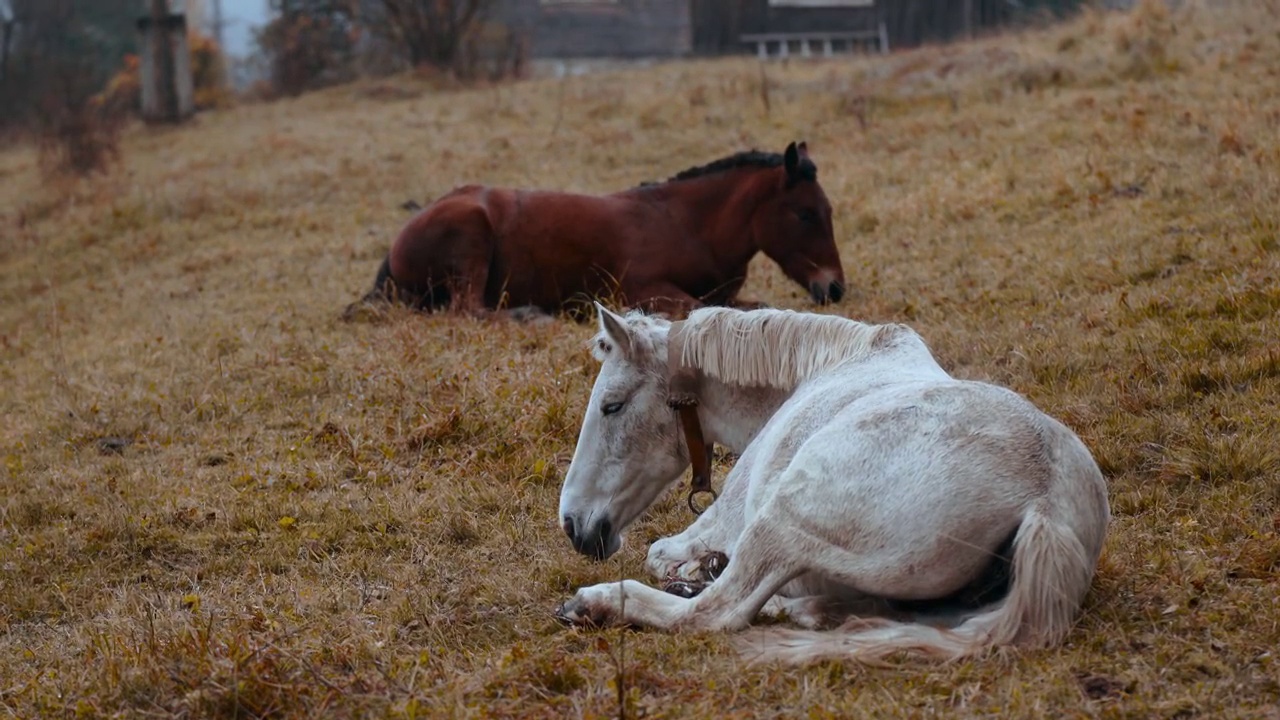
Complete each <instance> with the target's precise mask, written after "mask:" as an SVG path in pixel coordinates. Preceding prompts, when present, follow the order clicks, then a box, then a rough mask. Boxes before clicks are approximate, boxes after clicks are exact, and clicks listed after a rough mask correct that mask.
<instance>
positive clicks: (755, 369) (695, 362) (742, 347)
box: [680, 308, 906, 390]
mask: <svg viewBox="0 0 1280 720" xmlns="http://www.w3.org/2000/svg"><path fill="white" fill-rule="evenodd" d="M685 326H686V330H685V343H684V348H683V351H682V353H681V356H680V364H681V365H683V366H685V367H696V368H699V369H701V370H702V372H704V373H706V374H707V375H710V376H712V377H714V378H717V379H719V380H721V381H723V382H726V383H730V384H733V385H743V386H757V387H761V386H767V387H775V388H779V389H782V390H791V389H794V388H795V387H797V386H798V385H800V383H803V382H804V381H806V380H808V379H809V378H812V377H814V376H815V375H819V374H821V373H823V372H825V371H827V370H829V369H831V368H832V367H834V366H836V365H838V364H840V363H842V362H844V361H846V360H850V359H853V358H860V357H866V356H867V355H870V354H871V353H872V352H874V351H875V350H878V349H880V348H882V347H885V346H886V345H888V344H889V343H890V341H891V340H892V339H893V338H894V337H895V336H897V335H898V334H899V333H900V332H902V331H903V330H905V329H906V328H904V327H903V326H900V325H868V324H866V323H860V322H856V321H853V320H849V319H847V318H842V317H836V316H833V315H810V314H802V313H796V312H792V311H790V310H755V311H752V312H743V311H740V310H732V309H729V308H704V309H701V310H697V311H695V312H693V313H691V314H690V315H689V319H688V320H687V321H686V325H685Z"/></svg>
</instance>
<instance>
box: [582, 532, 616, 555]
mask: <svg viewBox="0 0 1280 720" xmlns="http://www.w3.org/2000/svg"><path fill="white" fill-rule="evenodd" d="M621 549H622V535H621V534H617V535H610V536H609V538H608V539H607V540H605V542H604V545H603V547H602V546H599V545H597V546H596V547H595V548H592V549H589V550H585V551H580V552H582V554H583V555H586V556H587V557H589V558H591V559H592V560H595V561H596V562H604V561H605V560H608V559H609V558H611V557H613V556H614V555H615V554H616V553H617V552H618V551H619V550H621Z"/></svg>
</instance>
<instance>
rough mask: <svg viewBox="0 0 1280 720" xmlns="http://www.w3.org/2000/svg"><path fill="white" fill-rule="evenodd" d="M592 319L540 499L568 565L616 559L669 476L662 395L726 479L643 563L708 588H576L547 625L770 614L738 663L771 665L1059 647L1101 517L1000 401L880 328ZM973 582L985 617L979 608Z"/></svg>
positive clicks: (1010, 404)
mask: <svg viewBox="0 0 1280 720" xmlns="http://www.w3.org/2000/svg"><path fill="white" fill-rule="evenodd" d="M597 308H598V310H599V313H600V328H601V331H600V333H599V334H598V335H597V336H596V337H595V338H594V340H593V351H594V354H595V355H596V357H597V359H599V360H601V361H602V363H603V364H602V367H601V369H600V375H599V377H598V378H597V379H596V383H595V387H594V388H593V389H592V392H591V398H590V401H589V403H588V406H587V412H586V417H585V419H584V420H583V423H582V431H581V434H580V435H579V438H578V446H577V449H576V450H575V452H574V456H573V461H572V463H571V465H570V467H569V472H568V474H567V476H566V477H565V482H564V487H563V490H562V492H561V495H560V521H561V523H562V525H563V527H564V530H565V532H566V533H567V534H568V535H569V537H570V539H571V541H572V542H573V545H574V547H575V548H576V549H577V550H578V551H579V552H581V553H584V554H588V555H592V556H594V557H596V558H598V559H599V558H604V557H607V556H609V555H611V554H613V553H614V552H616V551H617V550H618V548H619V547H620V546H621V543H622V540H621V537H622V536H621V533H622V532H623V531H624V530H626V528H627V526H629V525H630V524H631V523H632V522H633V521H634V520H635V519H636V518H637V517H638V516H639V515H640V514H641V513H643V512H644V511H645V510H646V509H647V508H648V507H649V506H650V505H652V504H653V502H654V501H655V500H656V499H657V498H658V497H659V496H660V495H661V494H662V492H663V491H664V490H666V489H667V488H668V487H670V486H672V485H673V484H674V483H675V482H676V481H677V480H678V479H679V477H680V475H681V473H683V472H684V470H685V468H687V467H688V466H689V463H690V453H689V450H688V448H687V447H686V445H687V444H688V443H686V441H685V436H684V434H682V432H681V421H680V419H679V415H678V414H677V412H674V411H673V410H672V408H671V407H670V406H669V404H668V401H669V399H671V398H669V394H675V395H679V394H681V393H686V392H688V393H691V395H692V397H694V398H696V401H697V408H696V413H691V414H690V415H691V417H693V418H694V420H695V423H696V424H698V425H700V426H701V428H705V432H706V436H707V439H708V440H709V441H711V442H718V443H721V444H724V445H726V446H728V447H729V448H731V449H733V450H734V451H735V452H737V453H739V454H740V458H739V460H738V462H737V464H736V465H735V466H734V468H733V469H732V471H731V472H730V473H729V475H728V477H727V478H726V480H725V483H724V489H723V494H722V496H721V497H720V498H719V499H718V500H717V501H716V502H715V503H714V504H712V505H711V507H710V508H709V509H708V510H707V511H706V512H705V513H704V514H702V515H701V516H700V517H699V518H698V519H697V521H696V522H694V523H693V525H691V526H690V527H689V528H688V529H687V530H685V532H683V533H681V534H680V535H677V536H675V537H670V538H665V539H662V540H659V541H657V542H655V543H654V544H653V545H652V546H651V547H650V549H649V553H648V559H647V563H646V567H647V569H648V570H649V571H650V572H651V573H653V574H654V575H655V576H656V577H658V578H664V579H669V578H672V577H680V576H685V577H688V576H690V575H691V573H690V571H689V568H691V567H693V568H696V567H697V566H698V565H699V559H700V558H705V557H706V556H707V555H708V554H709V553H716V552H719V553H724V555H727V556H728V566H727V567H726V568H725V569H724V571H723V574H721V575H720V576H719V577H718V578H717V579H715V580H714V582H710V584H709V585H707V586H706V588H705V590H703V591H702V592H701V594H698V595H696V596H695V597H692V598H690V597H680V596H677V595H675V594H671V593H667V592H663V591H662V590H659V589H656V588H652V587H649V586H647V585H645V584H643V583H640V582H638V581H635V580H626V581H623V582H620V583H605V584H601V585H594V586H590V587H584V588H581V589H579V590H578V592H577V594H576V595H575V596H574V597H573V598H572V599H570V600H568V601H567V602H565V603H564V604H563V605H562V606H561V607H560V608H559V609H558V611H557V613H558V615H559V616H560V617H561V618H562V619H563V620H565V621H567V622H571V623H575V624H582V625H595V626H599V625H606V624H630V625H639V626H647V627H653V628H659V629H663V630H671V631H713V630H739V629H742V628H745V627H746V626H747V625H749V624H750V623H751V621H752V620H753V619H754V618H755V617H756V615H757V614H758V613H759V612H761V610H762V609H763V610H767V611H772V612H784V613H785V614H786V615H787V616H788V617H789V618H790V619H792V620H793V621H795V622H797V623H798V624H800V625H802V626H804V627H805V628H808V629H806V630H772V631H765V632H763V633H761V634H759V635H757V636H756V638H754V639H755V640H756V642H751V643H748V645H749V646H751V647H753V648H754V649H755V651H756V652H757V653H758V658H759V659H765V660H785V661H791V662H805V661H810V660H816V659H820V658H827V657H837V658H839V657H844V658H852V659H857V660H861V661H865V662H877V661H881V660H883V659H884V658H885V657H886V656H889V655H892V654H895V653H898V652H907V653H914V654H917V655H921V656H926V657H932V658H937V659H950V658H958V657H963V656H967V655H972V654H975V653H978V652H981V651H983V650H985V649H987V648H990V647H994V646H999V645H1019V646H1026V647H1036V646H1040V647H1044V646H1051V645H1054V644H1057V643H1059V642H1061V641H1062V639H1063V637H1064V636H1065V635H1066V634H1067V632H1068V631H1069V629H1070V628H1071V625H1072V624H1073V623H1074V621H1075V618H1076V616H1077V614H1078V612H1079V609H1080V605H1081V602H1082V601H1083V599H1084V597H1085V594H1086V593H1087V592H1088V590H1089V586H1090V584H1091V582H1092V578H1093V574H1094V571H1095V568H1096V565H1097V560H1098V556H1099V554H1100V553H1101V551H1102V544H1103V536H1104V535H1105V533H1106V528H1107V522H1108V518H1109V508H1108V505H1107V495H1106V485H1105V481H1104V479H1103V477H1102V474H1101V472H1099V470H1098V466H1097V464H1096V463H1095V462H1094V460H1093V457H1092V456H1091V455H1090V453H1089V451H1088V449H1087V448H1086V447H1085V446H1084V444H1083V443H1082V442H1081V441H1080V439H1079V438H1078V437H1077V436H1076V435H1075V433H1073V432H1072V431H1071V430H1069V429H1068V428H1067V427H1066V426H1064V425H1063V424H1062V423H1060V422H1058V421H1056V420H1054V419H1053V418H1050V417H1048V416H1047V415H1045V414H1044V413H1042V412H1041V411H1039V410H1038V409H1036V408H1035V407H1034V406H1032V405H1031V404H1030V403H1029V402H1027V400H1025V399H1024V398H1022V397H1021V396H1019V395H1017V394H1016V393H1014V392H1012V391H1010V390H1006V389H1003V388H1000V387H996V386H993V385H988V384H985V383H981V382H974V381H967V380H957V379H955V378H952V377H951V376H950V375H948V374H947V373H946V372H945V371H943V369H942V368H941V367H939V366H938V364H937V362H936V361H935V360H934V358H933V355H932V354H931V353H930V351H929V349H928V347H927V346H926V345H925V343H924V341H923V340H922V339H921V338H920V336H919V335H917V334H916V333H915V332H914V331H912V330H911V329H910V328H907V327H905V326H902V325H868V324H863V323H859V322H854V321H852V320H846V319H844V318H839V317H831V316H822V315H811V314H800V313H794V312H787V311H779V310H756V311H751V312H743V311H739V310H731V309H727V308H705V309H701V310H697V311H695V312H693V313H692V314H690V316H689V317H688V319H687V320H686V321H684V322H679V323H670V322H668V321H666V320H662V319H659V318H654V317H648V316H644V315H640V314H635V313H632V314H629V315H627V316H626V317H625V318H624V317H619V316H617V315H615V314H613V313H611V312H609V311H608V310H606V309H605V308H603V307H601V306H599V305H597ZM673 378H674V379H673ZM695 468H697V463H696V462H695ZM704 574H705V573H704ZM993 578H994V579H995V580H996V581H997V583H998V584H1000V585H1001V587H999V588H997V590H998V591H999V592H1000V595H998V596H997V597H995V598H992V597H990V595H989V593H987V592H986V591H988V590H989V589H990V588H986V587H980V585H982V584H983V583H989V582H991V581H992V579H993ZM1000 581H1002V582H1000ZM966 598H968V600H967V601H966ZM975 598H976V601H975ZM921 601H924V602H921ZM868 608H870V609H871V610H872V611H873V612H875V613H876V614H877V616H876V617H866V616H865V613H866V612H867V611H868ZM890 614H891V615H892V616H893V617H895V618H897V619H890V617H886V615H890ZM840 620H845V622H844V624H843V625H841V626H840V627H838V628H837V629H834V630H826V631H823V630H815V629H814V628H817V627H820V626H826V625H829V624H831V623H834V622H837V621H840ZM748 639H752V638H748Z"/></svg>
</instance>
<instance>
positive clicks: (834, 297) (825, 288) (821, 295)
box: [809, 280, 844, 305]
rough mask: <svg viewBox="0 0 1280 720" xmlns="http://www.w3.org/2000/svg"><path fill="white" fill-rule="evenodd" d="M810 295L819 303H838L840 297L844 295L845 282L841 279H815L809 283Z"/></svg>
mask: <svg viewBox="0 0 1280 720" xmlns="http://www.w3.org/2000/svg"><path fill="white" fill-rule="evenodd" d="M809 295H810V296H811V297H812V298H813V301H814V302H816V303H818V304H819V305H826V304H827V303H838V302H840V298H842V297H844V283H842V282H840V281H839V280H831V281H828V282H823V281H820V280H814V281H813V282H811V283H809Z"/></svg>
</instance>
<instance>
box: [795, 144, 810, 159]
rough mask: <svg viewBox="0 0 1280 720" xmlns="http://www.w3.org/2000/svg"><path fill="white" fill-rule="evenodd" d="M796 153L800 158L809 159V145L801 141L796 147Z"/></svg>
mask: <svg viewBox="0 0 1280 720" xmlns="http://www.w3.org/2000/svg"><path fill="white" fill-rule="evenodd" d="M796 151H797V153H798V154H799V155H800V157H802V158H806V157H809V143H807V142H805V141H803V140H801V141H800V144H799V145H797V146H796Z"/></svg>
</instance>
